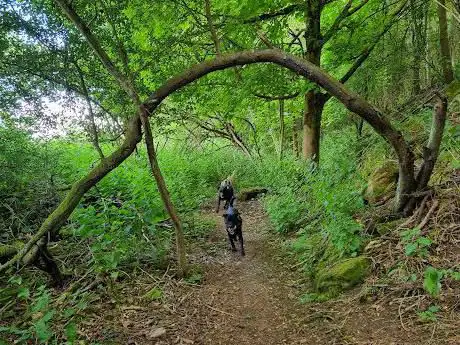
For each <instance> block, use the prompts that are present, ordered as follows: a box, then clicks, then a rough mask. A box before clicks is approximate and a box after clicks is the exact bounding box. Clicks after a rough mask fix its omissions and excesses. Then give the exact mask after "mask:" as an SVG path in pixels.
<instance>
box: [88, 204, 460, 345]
mask: <svg viewBox="0 0 460 345" xmlns="http://www.w3.org/2000/svg"><path fill="white" fill-rule="evenodd" d="M237 207H238V209H239V210H240V212H241V213H242V218H243V234H244V237H245V249H246V256H245V257H240V255H239V253H234V252H231V251H230V250H229V247H228V244H227V238H226V233H225V230H224V228H223V220H222V217H221V214H222V212H220V213H219V214H216V213H214V211H213V209H212V207H207V208H205V209H203V210H202V214H203V216H204V217H209V218H212V219H214V220H216V221H217V224H218V226H217V227H216V229H215V231H213V232H212V233H211V234H210V236H208V237H207V240H206V243H194V242H192V241H190V246H191V247H190V248H189V253H190V254H189V260H190V261H191V262H192V263H194V264H199V265H200V266H201V267H203V269H204V272H203V274H204V280H203V281H202V283H201V284H200V285H195V284H188V283H185V282H184V281H177V280H176V279H170V278H168V277H167V276H166V274H167V273H165V276H164V277H163V279H161V280H158V279H157V278H155V277H153V276H151V275H149V274H147V272H145V273H146V275H145V276H139V277H138V279H137V280H135V281H131V282H130V283H127V284H126V285H124V287H123V289H122V291H119V292H120V293H119V294H118V297H117V298H116V301H114V300H112V303H113V304H114V306H112V307H110V308H108V307H107V305H105V307H104V308H103V309H104V310H100V311H98V312H96V313H95V314H98V315H99V320H97V318H96V319H93V320H92V322H90V323H88V324H87V325H88V328H87V330H86V331H85V333H86V335H87V336H89V338H90V339H91V340H93V341H94V340H95V339H97V340H103V341H101V343H102V344H134V345H136V344H137V345H141V344H142V345H143V344H158V345H162V344H203V345H206V344H215V345H227V344H240V345H245V344H248V345H249V344H252V345H258V344H261V345H278V344H293V345H294V344H308V345H320V344H322V345H325V344H330V345H338V344H344V345H345V344H347V345H365V344H366V345H384V344H385V345H405V344H407V345H409V344H423V345H425V344H426V345H428V344H436V345H437V344H439V345H440V344H443V345H444V344H456V343H457V341H458V335H456V331H455V326H454V327H453V328H449V329H443V328H442V327H439V326H438V327H437V326H436V325H435V326H434V328H433V326H428V327H425V326H424V327H417V326H415V325H414V324H413V323H412V322H410V323H409V320H405V319H404V318H403V316H401V317H400V316H398V311H397V310H398V306H397V304H392V303H390V306H389V305H388V304H387V303H384V302H379V301H370V302H369V301H368V302H365V303H361V302H360V301H359V299H360V296H359V288H357V290H355V291H351V292H350V293H349V294H347V295H345V296H342V298H341V299H338V300H334V301H330V302H326V303H308V304H301V303H300V296H301V295H302V294H303V293H305V292H306V291H308V290H307V285H308V281H306V279H305V276H303V275H302V274H301V273H299V272H297V271H296V270H295V269H294V268H293V267H292V266H293V265H292V263H289V262H288V259H287V258H286V257H283V256H282V254H281V253H282V252H283V251H282V250H280V241H279V238H278V239H277V238H276V235H274V234H273V232H270V228H269V221H268V218H267V217H266V215H265V213H264V212H263V210H262V207H261V205H260V204H259V202H257V201H250V202H244V203H239V204H238V205H237ZM152 279H154V281H153V282H154V283H153V285H152ZM155 281H156V283H155ZM152 286H153V287H155V286H157V287H160V288H161V289H162V291H163V296H162V298H161V299H159V300H156V301H146V299H145V292H146V291H149V289H151V288H152ZM89 333H92V335H90V334H89ZM439 333H442V334H443V337H442V338H443V341H439V339H438V337H436V334H439ZM110 338H112V340H113V341H114V342H110V341H109V342H107V340H109V339H110Z"/></svg>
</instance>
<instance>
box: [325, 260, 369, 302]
mask: <svg viewBox="0 0 460 345" xmlns="http://www.w3.org/2000/svg"><path fill="white" fill-rule="evenodd" d="M370 268H371V263H370V260H369V258H367V257H365V256H358V257H356V258H350V259H345V260H342V261H339V262H337V263H336V264H334V265H333V266H332V267H331V268H329V269H323V270H320V271H318V273H317V275H316V289H317V290H318V291H320V292H328V294H329V295H331V294H332V295H338V294H339V293H340V292H342V291H344V290H347V289H349V288H351V287H353V286H355V285H356V284H358V283H360V282H362V281H363V279H364V278H365V277H366V276H367V275H368V274H369V272H370Z"/></svg>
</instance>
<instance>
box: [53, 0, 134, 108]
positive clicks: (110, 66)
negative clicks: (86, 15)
mask: <svg viewBox="0 0 460 345" xmlns="http://www.w3.org/2000/svg"><path fill="white" fill-rule="evenodd" d="M54 2H55V3H56V4H57V5H58V6H59V7H60V8H61V10H62V11H63V12H64V14H65V15H66V16H67V18H68V19H69V20H70V21H71V22H72V23H73V24H74V25H75V26H76V27H77V29H78V30H79V31H80V33H81V34H82V35H83V36H84V37H85V38H86V41H87V42H88V44H89V45H90V47H91V48H92V49H93V51H94V53H95V54H96V55H97V56H98V57H99V59H100V60H101V62H102V64H103V65H104V67H105V68H106V69H107V71H108V72H109V73H110V74H111V75H112V76H113V77H114V78H115V80H116V81H117V82H118V83H119V84H120V86H121V88H122V89H123V90H124V91H125V92H126V93H127V94H128V95H129V96H130V97H131V99H133V100H134V101H135V102H136V105H138V104H139V103H140V102H139V101H138V100H139V97H138V95H137V93H136V91H135V90H134V87H133V85H131V83H130V81H129V78H128V77H126V76H125V75H123V74H122V73H121V72H120V71H119V70H118V68H117V67H116V66H115V64H114V63H113V62H112V60H111V59H110V57H109V56H108V54H107V53H106V52H105V50H104V49H103V48H102V46H101V44H100V43H99V41H98V40H97V38H96V37H95V36H94V35H93V33H92V32H91V30H90V29H89V27H88V26H87V25H86V24H85V23H84V22H83V20H82V19H81V18H80V16H79V15H78V14H77V13H76V12H75V10H74V9H73V8H72V6H71V5H70V4H68V3H67V2H66V0H54Z"/></svg>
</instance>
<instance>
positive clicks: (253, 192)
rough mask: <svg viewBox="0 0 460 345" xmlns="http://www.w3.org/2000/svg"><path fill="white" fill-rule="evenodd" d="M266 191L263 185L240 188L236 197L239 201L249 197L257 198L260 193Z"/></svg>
mask: <svg viewBox="0 0 460 345" xmlns="http://www.w3.org/2000/svg"><path fill="white" fill-rule="evenodd" d="M266 193H268V189H267V188H263V187H253V188H246V189H242V190H240V192H239V193H238V195H237V199H238V200H240V201H247V200H251V199H255V198H257V197H258V196H259V195H261V194H266Z"/></svg>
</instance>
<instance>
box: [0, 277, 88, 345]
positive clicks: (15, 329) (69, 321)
mask: <svg viewBox="0 0 460 345" xmlns="http://www.w3.org/2000/svg"><path fill="white" fill-rule="evenodd" d="M9 284H10V287H15V288H16V289H17V291H18V294H17V303H20V304H22V305H24V306H25V311H24V313H23V317H22V320H21V323H20V324H17V325H15V324H11V325H8V326H3V327H0V337H2V336H3V335H4V336H5V337H7V338H8V339H15V343H18V344H26V343H27V344H28V343H30V342H32V341H34V342H35V343H36V344H56V345H57V344H62V343H63V341H64V340H66V341H67V342H66V344H73V343H74V341H75V340H77V325H78V323H79V322H80V320H81V319H82V315H83V314H84V311H85V310H86V308H87V306H88V300H89V299H90V296H89V295H88V294H82V295H67V294H62V295H61V296H53V294H52V290H50V289H48V288H47V287H46V286H45V285H40V286H38V287H34V288H33V290H32V287H31V286H27V285H26V283H25V282H23V281H22V279H21V277H20V276H13V277H12V278H11V279H10V280H9ZM24 291H27V293H26V294H24ZM32 291H33V292H32ZM58 305H59V307H57V306H58ZM4 316H6V317H8V313H6V314H4ZM61 325H63V326H61Z"/></svg>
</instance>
